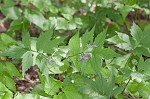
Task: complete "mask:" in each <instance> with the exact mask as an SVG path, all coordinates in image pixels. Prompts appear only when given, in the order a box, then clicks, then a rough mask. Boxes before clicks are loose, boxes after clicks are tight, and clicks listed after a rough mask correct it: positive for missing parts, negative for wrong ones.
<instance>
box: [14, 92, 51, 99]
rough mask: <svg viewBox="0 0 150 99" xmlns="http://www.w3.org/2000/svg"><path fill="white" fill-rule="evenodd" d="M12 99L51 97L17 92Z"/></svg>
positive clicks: (49, 98)
mask: <svg viewBox="0 0 150 99" xmlns="http://www.w3.org/2000/svg"><path fill="white" fill-rule="evenodd" d="M14 99H52V98H51V97H44V96H40V95H38V94H21V93H17V95H16V96H15V97H14Z"/></svg>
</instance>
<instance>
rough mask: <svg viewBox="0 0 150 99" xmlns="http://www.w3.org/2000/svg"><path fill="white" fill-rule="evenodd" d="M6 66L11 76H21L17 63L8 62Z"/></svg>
mask: <svg viewBox="0 0 150 99" xmlns="http://www.w3.org/2000/svg"><path fill="white" fill-rule="evenodd" d="M5 66H6V67H5V70H7V72H8V73H9V74H10V75H11V77H14V76H21V75H20V73H19V71H18V70H17V68H16V67H15V65H13V64H12V63H11V62H6V63H5Z"/></svg>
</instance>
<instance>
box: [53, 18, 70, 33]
mask: <svg viewBox="0 0 150 99" xmlns="http://www.w3.org/2000/svg"><path fill="white" fill-rule="evenodd" d="M55 29H56V30H67V29H68V21H67V20H66V19H64V18H57V24H56V28H55Z"/></svg>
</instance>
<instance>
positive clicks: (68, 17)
mask: <svg viewBox="0 0 150 99" xmlns="http://www.w3.org/2000/svg"><path fill="white" fill-rule="evenodd" d="M62 15H63V17H64V18H66V19H67V20H69V21H70V20H72V16H71V15H70V14H62Z"/></svg>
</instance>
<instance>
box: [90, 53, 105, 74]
mask: <svg viewBox="0 0 150 99" xmlns="http://www.w3.org/2000/svg"><path fill="white" fill-rule="evenodd" d="M90 64H91V67H92V68H93V69H94V71H95V72H96V73H97V74H99V73H100V69H101V67H102V58H101V57H100V56H99V55H98V54H95V53H93V54H92V58H90Z"/></svg>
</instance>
